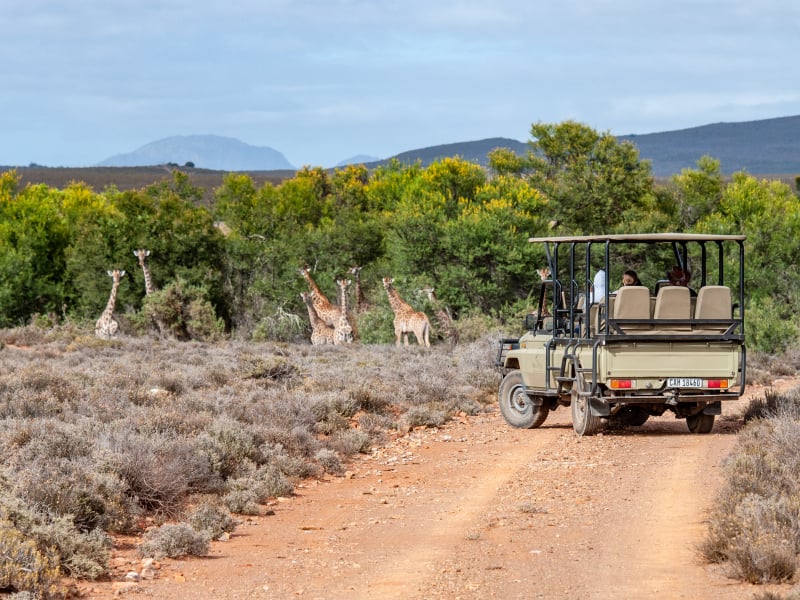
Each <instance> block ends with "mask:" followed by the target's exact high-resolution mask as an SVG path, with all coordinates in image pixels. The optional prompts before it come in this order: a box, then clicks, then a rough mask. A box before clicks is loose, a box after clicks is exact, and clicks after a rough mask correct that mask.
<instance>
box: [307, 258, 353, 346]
mask: <svg viewBox="0 0 800 600" xmlns="http://www.w3.org/2000/svg"><path fill="white" fill-rule="evenodd" d="M300 275H302V276H303V278H304V279H305V280H306V282H308V287H309V288H311V299H312V300H313V301H314V310H316V311H317V314H318V315H319V318H320V319H322V320H323V321H324V322H325V324H326V325H330V326H331V327H335V326H336V323H337V321H338V320H339V317H340V316H341V314H342V311H341V309H340V308H339V307H338V306H335V305H334V304H331V302H330V300H328V297H327V296H326V295H325V294H323V293H322V290H321V289H319V286H318V285H317V284H316V282H315V281H314V279H313V278H312V277H311V272H310V271H309V269H308V267H307V266H304V267H301V268H300ZM347 320H348V321H349V322H350V327H351V328H352V329H353V338H354V339H357V338H358V327H357V325H356V319H355V315H353V313H352V312H350V311H348V312H347Z"/></svg>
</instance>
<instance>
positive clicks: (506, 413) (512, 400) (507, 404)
mask: <svg viewBox="0 0 800 600" xmlns="http://www.w3.org/2000/svg"><path fill="white" fill-rule="evenodd" d="M498 397H499V400H500V413H501V414H502V415H503V418H504V419H505V420H506V422H507V423H508V424H509V425H511V426H512V427H517V428H519V429H534V428H536V427H539V426H540V425H541V424H542V423H544V421H545V419H547V413H549V412H550V409H549V408H548V407H547V406H546V405H545V404H544V403H542V404H540V405H539V406H535V405H534V404H533V402H531V399H530V397H529V396H528V394H527V393H526V392H525V384H524V383H523V382H522V373H521V372H520V371H518V370H516V371H511V372H509V373H508V375H506V376H505V377H503V381H502V382H501V383H500V392H499V393H498Z"/></svg>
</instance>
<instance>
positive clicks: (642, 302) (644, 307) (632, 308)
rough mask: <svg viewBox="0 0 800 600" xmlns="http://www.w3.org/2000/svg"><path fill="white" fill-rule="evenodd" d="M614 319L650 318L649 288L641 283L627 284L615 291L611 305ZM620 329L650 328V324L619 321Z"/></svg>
mask: <svg viewBox="0 0 800 600" xmlns="http://www.w3.org/2000/svg"><path fill="white" fill-rule="evenodd" d="M613 311H614V312H613V315H614V320H619V319H636V320H641V321H649V319H650V290H649V289H648V288H647V287H645V286H643V285H628V286H624V287H621V288H620V289H619V290H618V291H617V295H616V299H615V301H614V307H613ZM619 327H620V329H622V331H628V330H637V331H638V330H642V329H650V327H651V324H650V323H649V322H645V323H621V324H620V325H619Z"/></svg>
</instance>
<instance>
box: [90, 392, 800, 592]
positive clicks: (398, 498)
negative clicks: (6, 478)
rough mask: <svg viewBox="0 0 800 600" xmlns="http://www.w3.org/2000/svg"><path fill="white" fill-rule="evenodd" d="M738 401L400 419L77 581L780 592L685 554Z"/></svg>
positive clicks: (695, 539)
mask: <svg viewBox="0 0 800 600" xmlns="http://www.w3.org/2000/svg"><path fill="white" fill-rule="evenodd" d="M773 385H774V386H775V388H776V389H780V388H782V387H789V386H791V385H797V381H776V382H774V384H773ZM754 394H755V395H757V394H763V390H762V389H759V388H752V387H751V388H750V390H749V393H748V397H749V396H752V395H754ZM744 405H745V401H740V402H737V403H736V404H735V405H732V404H726V405H725V406H724V407H723V416H722V417H717V422H716V424H715V425H714V430H713V431H712V432H711V433H710V434H708V435H693V434H690V433H689V432H688V430H687V428H686V423H685V421H684V420H677V419H675V418H674V417H673V416H671V415H665V416H663V417H660V418H656V419H651V420H649V421H648V422H647V423H646V424H645V425H644V426H643V427H638V428H630V429H627V430H619V431H610V432H606V433H604V434H602V435H597V436H593V437H584V438H580V437H577V436H576V435H575V433H574V432H573V430H572V426H571V424H570V417H569V409H566V410H565V409H563V408H560V409H559V410H558V411H556V412H554V413H552V414H551V415H550V417H549V418H548V420H547V422H546V423H545V424H544V425H543V426H542V427H541V428H539V429H536V430H516V429H512V428H510V427H508V426H507V425H506V424H505V422H504V421H503V420H502V417H501V416H500V415H499V412H497V411H495V412H492V413H489V414H485V415H481V416H478V417H463V418H461V419H458V420H456V421H453V422H452V423H450V424H448V425H447V426H445V427H443V428H442V429H439V430H418V431H413V432H411V433H410V434H409V435H407V436H405V437H403V438H400V439H398V440H397V441H395V442H393V443H392V444H391V445H390V446H388V447H386V448H382V449H379V450H376V451H374V452H373V453H372V454H370V455H365V456H361V457H359V458H357V459H356V460H355V462H354V463H352V464H351V465H349V472H348V474H347V476H346V477H326V478H324V479H322V480H320V481H310V482H306V483H304V484H301V485H300V486H298V487H297V489H296V494H295V495H294V496H293V497H291V498H286V499H279V500H278V501H276V502H274V503H272V504H271V505H270V506H269V509H271V510H272V511H274V514H272V515H268V516H261V517H254V518H250V519H247V520H243V522H242V524H241V525H240V526H239V527H238V528H237V530H236V531H235V532H234V533H233V534H232V536H231V539H230V540H228V541H224V542H214V543H213V544H212V547H211V552H210V554H209V556H208V557H204V558H189V559H185V560H165V561H163V562H162V563H160V564H157V565H156V566H157V567H158V568H157V570H156V577H155V578H154V579H150V580H141V581H139V582H138V583H126V582H125V581H124V579H125V575H126V573H128V572H129V571H132V570H133V571H141V564H140V561H139V560H138V559H137V557H136V554H135V544H134V543H132V542H131V541H130V540H118V543H117V547H116V548H115V550H114V559H113V564H114V565H115V569H114V577H113V579H114V580H113V581H107V582H91V583H82V584H81V585H80V593H81V596H82V597H86V598H98V599H106V598H112V597H115V596H117V597H118V596H119V595H122V594H124V595H129V594H136V595H137V596H144V597H152V598H163V599H166V600H172V599H175V600H177V599H185V598H193V599H196V600H200V599H206V598H208V599H233V598H265V599H267V598H308V599H339V598H343V599H344V598H346V599H353V600H357V599H367V598H369V599H385V598H386V599H388V598H398V599H400V598H402V599H423V598H424V599H428V598H446V599H485V598H503V599H511V598H558V599H578V598H580V599H609V600H610V599H612V598H613V599H621V598H624V599H638V598H647V599H649V600H657V599H665V600H667V599H669V600H674V599H682V598H685V599H713V600H728V599H734V598H737V599H738V598H752V597H753V595H754V594H755V593H756V592H760V591H764V590H765V589H771V590H776V591H780V590H786V589H788V587H786V586H785V587H784V588H781V587H780V586H772V587H770V588H761V587H756V586H752V585H749V584H742V583H739V582H737V581H734V580H732V579H728V578H727V577H726V576H725V573H724V571H723V570H722V569H721V568H720V567H711V566H707V565H704V564H702V563H701V561H700V560H699V559H698V557H697V551H696V548H697V545H698V544H699V543H700V541H701V540H702V539H703V537H704V534H705V524H704V519H705V518H706V516H707V511H708V509H709V507H710V506H711V504H712V503H713V501H714V497H715V493H716V492H717V490H718V489H719V486H720V485H721V482H722V469H721V466H722V463H723V461H724V459H725V457H726V456H727V455H728V454H729V452H730V451H731V449H732V448H733V446H734V445H735V443H736V432H737V430H738V429H739V428H740V427H741V425H742V423H741V419H740V414H741V409H742V408H743V407H744Z"/></svg>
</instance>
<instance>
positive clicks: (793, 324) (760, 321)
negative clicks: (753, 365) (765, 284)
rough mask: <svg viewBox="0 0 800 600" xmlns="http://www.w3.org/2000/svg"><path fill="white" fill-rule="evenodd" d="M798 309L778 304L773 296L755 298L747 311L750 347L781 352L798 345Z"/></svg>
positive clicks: (773, 352)
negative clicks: (794, 309)
mask: <svg viewBox="0 0 800 600" xmlns="http://www.w3.org/2000/svg"><path fill="white" fill-rule="evenodd" d="M796 315H797V313H796V311H793V310H790V309H789V307H786V306H780V305H778V304H776V302H775V300H774V299H773V298H772V297H769V296H767V297H764V298H760V299H757V300H754V301H753V302H752V303H751V305H750V307H749V309H748V311H747V322H746V327H747V329H746V334H747V341H748V347H749V348H752V349H753V350H756V351H761V352H767V353H770V354H781V353H783V352H785V351H786V350H788V349H790V348H792V347H795V346H797V345H798V341H797V340H798V338H800V322H798V320H797V316H796Z"/></svg>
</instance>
